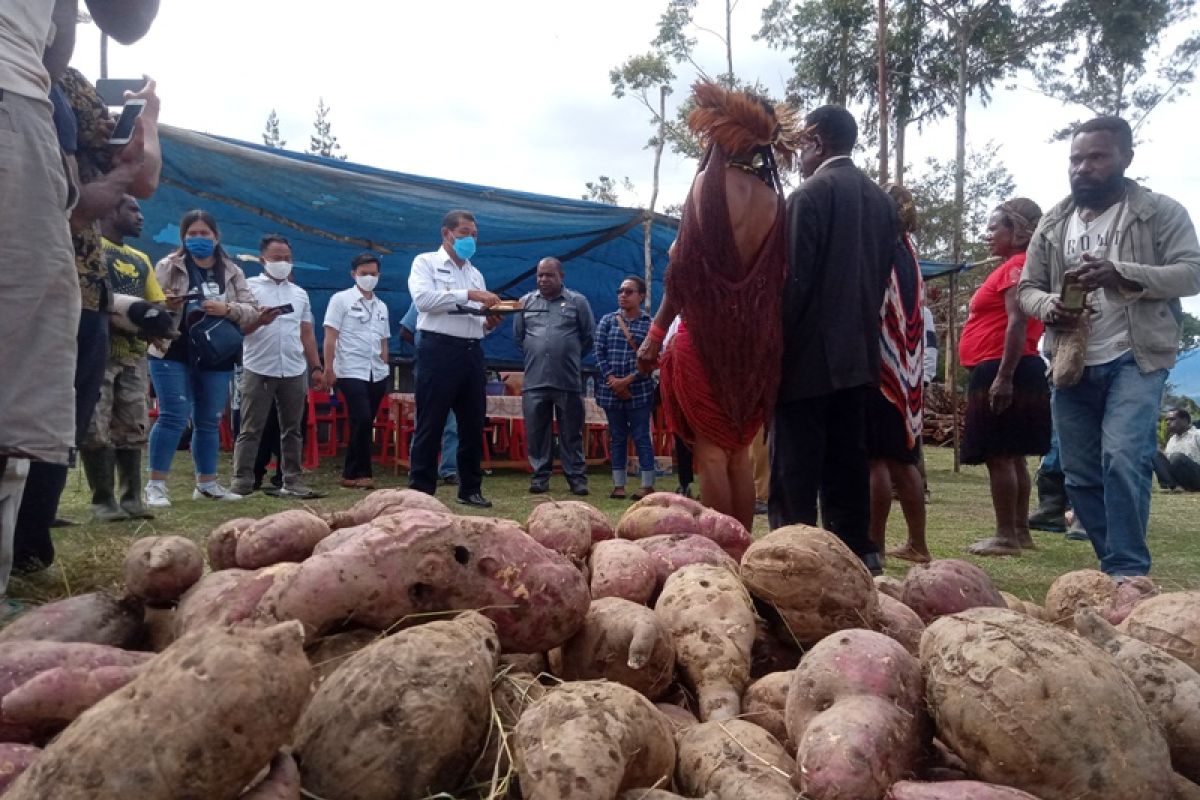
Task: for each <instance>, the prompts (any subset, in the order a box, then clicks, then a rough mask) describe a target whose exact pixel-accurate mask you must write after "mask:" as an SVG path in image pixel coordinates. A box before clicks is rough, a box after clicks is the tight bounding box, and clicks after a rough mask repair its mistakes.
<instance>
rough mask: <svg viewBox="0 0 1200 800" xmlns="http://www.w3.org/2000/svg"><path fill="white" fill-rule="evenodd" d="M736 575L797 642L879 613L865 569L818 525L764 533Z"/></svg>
mask: <svg viewBox="0 0 1200 800" xmlns="http://www.w3.org/2000/svg"><path fill="white" fill-rule="evenodd" d="M741 575H742V580H743V581H744V582H745V584H746V588H748V589H749V590H750V592H751V594H753V595H754V596H755V597H757V598H759V599H761V600H763V601H765V602H767V603H770V604H771V605H773V606H774V607H775V608H776V609H777V610H778V612H779V615H780V616H781V617H782V618H783V621H784V623H785V624H786V625H787V629H788V630H789V631H790V633H791V635H792V636H793V637H794V638H795V639H796V641H798V642H800V643H801V644H811V643H813V642H817V641H819V640H820V639H822V638H824V637H825V636H828V635H829V634H831V633H833V632H834V631H839V630H842V629H844V628H861V627H872V626H874V625H875V624H876V621H877V618H878V616H879V599H878V592H876V591H875V584H874V582H873V581H872V580H871V573H870V572H868V571H867V568H866V567H865V566H863V563H862V561H861V560H860V559H859V557H858V556H856V555H854V553H853V552H851V550H850V548H848V547H846V545H845V544H843V543H842V540H841V539H839V538H837V537H836V536H834V535H833V534H832V533H829V532H828V531H823V530H821V529H820V528H813V527H810V526H808V525H788V526H787V527H783V528H778V529H776V530H774V531H772V532H771V533H768V534H767V535H766V536H764V537H762V538H761V539H759V540H758V541H756V542H755V543H754V544H752V545H750V548H749V549H748V550H747V551H746V554H745V555H744V556H743V557H742V572H741Z"/></svg>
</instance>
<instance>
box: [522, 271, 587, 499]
mask: <svg viewBox="0 0 1200 800" xmlns="http://www.w3.org/2000/svg"><path fill="white" fill-rule="evenodd" d="M536 280H537V291H536V292H530V293H529V294H527V295H525V296H524V297H522V298H521V306H522V307H523V308H524V309H526V310H527V311H532V312H535V313H531V314H518V315H517V317H516V319H515V320H513V342H514V343H515V344H516V345H517V347H519V348H521V351H522V352H523V353H524V354H525V375H524V378H523V381H522V387H521V397H522V400H521V406H522V410H523V411H524V415H525V435H526V438H527V439H528V442H529V466H530V467H532V468H533V476H532V477H531V478H530V481H529V491H530V493H531V494H545V493H546V492H547V491H549V490H550V474H551V472H553V470H554V450H553V438H554V437H553V427H554V421H555V420H556V419H557V421H558V451H559V460H560V461H561V462H562V468H563V475H564V476H565V477H566V479H567V485H568V486H569V487H570V489H571V494H574V495H580V496H584V495H586V494H587V493H588V481H587V471H586V464H585V461H584V455H583V425H584V412H583V371H582V361H583V357H584V356H586V355H587V354H588V353H590V352H591V350H592V339H593V335H594V333H595V328H596V320H595V317H593V316H592V307H591V305H589V304H588V301H587V298H586V297H584V296H583V295H581V294H579V293H578V292H573V291H571V290H570V289H567V288H565V287H564V286H563V267H562V263H561V262H560V261H559V260H558V259H557V258H543V259H542V260H541V261H539V262H538V264H537V273H536Z"/></svg>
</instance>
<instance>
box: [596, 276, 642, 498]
mask: <svg viewBox="0 0 1200 800" xmlns="http://www.w3.org/2000/svg"><path fill="white" fill-rule="evenodd" d="M645 302H646V282H645V281H644V280H642V279H641V278H639V277H637V276H636V275H630V276H629V277H628V278H625V279H624V280H623V281H621V286H620V288H619V289H617V310H616V311H612V312H609V313H608V314H605V315H604V316H603V317H601V318H600V323H599V324H598V325H597V326H596V338H595V349H596V367H597V368H598V369H599V371H600V381H599V382H598V383H597V384H596V404H597V405H598V406H600V407H601V408H603V409H604V413H605V415H606V416H607V417H608V435H609V454H610V456H611V458H612V478H613V488H612V491H611V492H610V493H609V495H608V496H609V497H610V498H612V499H614V500H623V499H625V480H626V464H627V463H628V460H629V459H628V451H627V448H628V444H629V437H630V436H631V435H632V436H633V444H634V447H635V448H636V449H637V456H638V467H639V469H640V470H641V485H642V488H641V489H640V490H639V491H637V492H634V493H633V494H632V495H630V497H631V499H633V500H640V499H642V498H643V497H645V496H646V495H648V494H651V493H652V492H653V491H654V478H655V465H654V443H653V441H652V440H651V438H650V417H651V415H652V414H653V413H654V380H653V379H652V378H651V377H650V376H649V375H646V374H643V373H642V372H639V371H638V365H637V353H638V347H639V346H640V345H641V343H642V342H643V341H644V340H645V338H646V334H648V333H649V332H650V324H651V320H650V315H649V314H647V313H646V312H645V310H644V309H643V308H642V306H643V304H644V303H645Z"/></svg>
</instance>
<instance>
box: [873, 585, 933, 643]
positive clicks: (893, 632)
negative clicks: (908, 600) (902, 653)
mask: <svg viewBox="0 0 1200 800" xmlns="http://www.w3.org/2000/svg"><path fill="white" fill-rule="evenodd" d="M876 624H877V628H878V630H879V632H880V633H882V634H885V635H887V636H890V637H892V638H893V639H895V640H896V641H897V642H899V643H900V644H902V645H904V649H905V650H907V651H908V652H910V653H912V654H913V655H914V656H915V655H916V654H917V651H918V650H919V649H920V647H921V634H923V633H924V632H925V623H924V622H921V618H920V617H918V616H917V612H915V611H913V610H912V609H911V608H909V607H908V606H906V605H904V603H901V602H900V601H899V600H896V599H894V598H893V597H892V596H891V595H887V594H884V593H883V592H880V593H879V617H878V621H877V623H876Z"/></svg>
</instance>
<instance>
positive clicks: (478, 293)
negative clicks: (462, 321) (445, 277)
mask: <svg viewBox="0 0 1200 800" xmlns="http://www.w3.org/2000/svg"><path fill="white" fill-rule="evenodd" d="M467 299H468V300H472V301H474V302H476V303H479V304H480V305H481V306H483V307H484V308H491V307H492V306H494V305H498V304H499V303H500V296H499V295H495V294H492V293H491V292H489V291H486V290H484V289H472V290H471V291H469V292H467Z"/></svg>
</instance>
